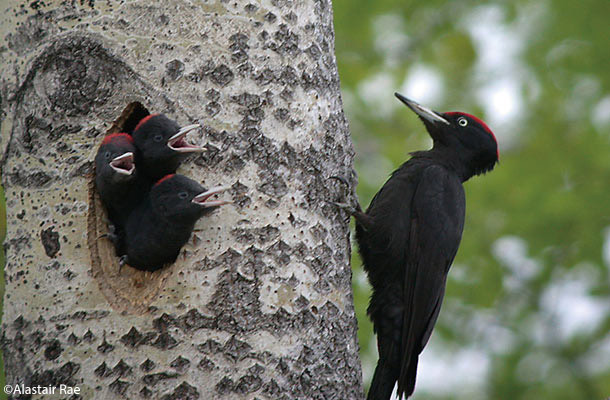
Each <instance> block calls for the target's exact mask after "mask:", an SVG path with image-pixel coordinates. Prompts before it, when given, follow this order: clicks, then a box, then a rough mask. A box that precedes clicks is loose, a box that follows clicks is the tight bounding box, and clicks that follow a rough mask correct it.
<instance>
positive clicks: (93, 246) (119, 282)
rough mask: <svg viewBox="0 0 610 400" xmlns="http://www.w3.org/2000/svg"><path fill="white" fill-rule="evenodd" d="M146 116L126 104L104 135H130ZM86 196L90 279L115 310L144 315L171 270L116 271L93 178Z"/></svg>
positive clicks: (140, 108)
mask: <svg viewBox="0 0 610 400" xmlns="http://www.w3.org/2000/svg"><path fill="white" fill-rule="evenodd" d="M149 114H150V112H149V111H148V109H147V108H146V107H144V105H142V103H140V102H132V103H129V104H128V105H127V106H126V107H125V109H124V110H123V112H122V113H121V115H120V116H119V117H118V118H117V119H116V120H115V121H114V122H113V123H112V125H111V127H110V128H109V129H108V131H107V132H106V135H110V134H112V133H121V132H125V133H129V134H131V133H132V132H133V130H134V129H135V127H136V125H137V124H138V122H139V121H140V120H141V119H142V118H144V117H146V116H147V115H149ZM88 192H89V215H88V218H87V242H88V246H89V252H90V256H91V269H92V271H93V278H94V279H95V280H96V281H97V283H98V286H99V288H100V290H101V292H102V293H103V295H104V297H105V298H106V299H107V300H108V302H109V303H110V305H111V306H112V307H113V308H114V309H115V310H117V311H119V312H126V313H129V314H143V313H146V312H148V311H149V307H150V304H151V303H152V302H153V301H154V300H155V299H156V298H157V297H158V295H159V293H160V292H161V290H162V289H163V287H164V286H165V282H166V281H167V278H168V277H169V276H170V274H171V272H172V269H173V268H172V266H168V267H166V268H163V269H161V270H159V271H155V272H148V271H140V270H137V269H135V268H132V267H130V266H128V265H125V266H124V267H123V268H122V269H121V270H120V271H119V258H118V257H117V256H116V254H115V250H114V245H113V244H112V242H111V241H110V240H109V239H107V238H105V237H104V234H106V233H107V231H108V218H107V215H106V209H105V208H104V206H103V205H102V202H101V200H100V197H99V195H98V193H97V190H96V188H95V174H92V175H91V176H90V177H89V182H88Z"/></svg>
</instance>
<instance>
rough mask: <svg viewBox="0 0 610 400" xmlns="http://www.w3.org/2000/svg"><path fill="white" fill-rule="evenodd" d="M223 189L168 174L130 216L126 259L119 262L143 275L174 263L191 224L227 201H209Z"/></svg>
mask: <svg viewBox="0 0 610 400" xmlns="http://www.w3.org/2000/svg"><path fill="white" fill-rule="evenodd" d="M227 189H228V188H227V187H222V186H218V187H214V188H211V189H209V190H207V189H205V188H203V187H202V186H201V185H200V184H199V183H197V182H195V181H194V180H192V179H189V178H187V177H185V176H183V175H177V174H170V175H166V176H165V177H163V178H161V179H160V180H159V181H157V182H156V183H155V184H154V186H153V187H152V188H151V190H150V192H149V193H148V195H147V196H146V198H145V199H144V201H143V202H142V203H141V204H140V205H139V206H138V207H137V208H136V209H135V210H134V211H133V212H132V213H131V215H130V216H129V219H128V221H127V226H126V245H127V246H126V247H127V256H126V257H124V258H123V259H122V262H124V263H127V264H129V265H130V266H132V267H134V268H136V269H139V270H143V271H156V270H158V269H160V268H162V267H163V266H164V265H167V264H170V263H173V262H174V261H176V258H177V257H178V254H179V253H180V249H181V248H182V246H184V244H185V243H186V242H187V241H188V239H189V237H190V236H191V232H192V231H193V228H194V226H195V222H197V220H198V219H199V218H201V217H204V216H206V215H209V214H210V213H211V212H212V211H214V210H215V209H216V208H218V207H220V206H221V205H223V204H228V203H230V201H225V200H211V199H210V198H211V197H212V196H213V195H215V194H218V193H222V192H224V191H225V190H227Z"/></svg>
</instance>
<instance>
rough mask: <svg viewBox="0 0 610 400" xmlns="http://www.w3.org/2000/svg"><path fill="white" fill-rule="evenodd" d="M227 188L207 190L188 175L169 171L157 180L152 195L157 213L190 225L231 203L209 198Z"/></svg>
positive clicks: (178, 222)
mask: <svg viewBox="0 0 610 400" xmlns="http://www.w3.org/2000/svg"><path fill="white" fill-rule="evenodd" d="M226 189H227V188H226V187H222V186H217V187H214V188H211V189H209V190H207V189H205V188H204V187H203V186H201V185H200V184H199V183H197V182H195V181H194V180H192V179H189V178H187V177H186V176H183V175H178V174H170V175H166V176H165V177H163V178H161V179H160V180H159V181H157V183H155V185H154V186H153V187H152V189H151V192H150V197H151V203H152V207H153V209H154V210H155V212H156V213H158V215H160V216H162V217H163V218H165V219H167V220H169V221H173V222H174V223H177V224H190V223H194V222H195V221H196V220H197V219H199V218H201V217H203V216H205V215H207V214H210V213H211V212H212V211H214V210H215V209H216V208H218V207H219V206H221V205H223V204H227V203H229V201H224V200H211V199H210V198H211V197H212V196H214V195H215V194H218V193H221V192H223V191H225V190H226Z"/></svg>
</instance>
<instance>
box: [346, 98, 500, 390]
mask: <svg viewBox="0 0 610 400" xmlns="http://www.w3.org/2000/svg"><path fill="white" fill-rule="evenodd" d="M396 97H397V98H398V99H399V100H400V101H402V102H403V103H404V104H406V105H407V106H408V107H409V108H410V109H411V110H412V111H413V112H415V113H416V114H417V115H418V116H419V118H420V119H421V120H422V121H423V123H424V125H425V127H426V129H427V131H428V133H429V134H430V136H431V137H432V139H433V142H434V144H433V147H432V149H430V150H427V151H418V152H415V153H412V157H411V159H410V160H408V161H407V162H405V163H404V164H403V165H401V166H400V167H399V168H398V169H397V170H396V171H394V173H392V175H391V177H390V178H389V180H388V181H387V182H386V183H385V184H384V185H383V187H382V188H381V189H380V190H379V192H377V194H376V195H375V197H374V198H373V200H372V201H371V204H370V205H369V207H368V209H367V210H366V212H362V211H361V209H360V206H359V205H357V206H356V207H350V206H347V205H345V204H337V205H339V206H341V207H342V208H344V209H345V210H346V211H347V212H348V213H349V214H351V215H353V216H354V217H355V219H356V240H357V241H358V247H359V252H360V255H361V258H362V261H363V264H364V269H365V271H366V272H367V275H368V278H369V281H370V283H371V286H372V288H373V293H372V296H371V300H370V304H369V307H368V310H367V312H368V315H369V316H370V318H371V320H372V321H373V326H374V329H375V332H376V334H377V348H378V350H379V361H378V363H377V367H376V369H375V374H374V376H373V381H372V383H371V387H370V390H369V393H368V397H367V399H368V400H388V399H390V396H391V394H392V390H393V388H394V385H395V384H396V383H398V396H399V397H401V396H406V397H409V396H410V395H411V394H412V393H413V391H414V389H415V378H416V373H417V363H418V358H419V354H420V353H421V351H422V350H423V348H424V346H425V345H426V343H427V342H428V339H429V338H430V335H431V334H432V329H433V328H434V324H435V323H436V320H437V318H438V315H439V312H440V308H441V303H442V300H443V296H444V293H445V283H446V280H447V273H448V272H449V267H450V266H451V263H452V262H453V259H454V257H455V254H456V252H457V250H458V246H459V244H460V240H461V237H462V231H463V227H464V217H465V209H466V202H465V196H464V189H463V187H462V183H463V182H465V181H467V180H468V179H469V178H470V177H472V176H474V175H479V174H481V173H484V172H487V171H490V170H492V169H493V167H494V166H495V164H496V163H497V162H498V144H497V142H496V138H495V136H494V134H493V133H492V131H491V130H490V129H489V127H488V126H487V125H486V124H485V123H484V122H483V121H481V120H480V119H478V118H476V117H474V116H472V115H470V114H466V113H461V112H447V113H438V112H436V111H432V110H430V109H428V108H426V107H424V106H422V105H420V104H418V103H416V102H414V101H412V100H409V99H407V98H406V97H404V96H402V95H400V94H398V93H396Z"/></svg>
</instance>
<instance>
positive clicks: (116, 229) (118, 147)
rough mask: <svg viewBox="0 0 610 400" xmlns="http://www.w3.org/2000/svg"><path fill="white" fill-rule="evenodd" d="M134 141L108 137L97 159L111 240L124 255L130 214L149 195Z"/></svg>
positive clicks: (97, 182)
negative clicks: (125, 230)
mask: <svg viewBox="0 0 610 400" xmlns="http://www.w3.org/2000/svg"><path fill="white" fill-rule="evenodd" d="M134 153H135V147H134V144H133V139H132V137H131V136H129V135H128V134H126V133H115V134H111V135H108V136H106V137H105V138H104V140H103V141H102V144H101V145H100V147H99V149H98V152H97V154H96V156H95V185H96V187H97V190H98V193H99V194H100V199H101V201H102V203H103V204H104V206H105V207H106V210H107V214H108V219H109V221H110V224H111V227H110V233H109V235H108V236H110V238H111V239H112V241H113V242H114V244H115V247H116V251H117V254H118V255H121V254H122V251H123V250H122V236H123V231H124V226H125V222H126V221H127V217H128V215H129V213H130V212H131V211H132V210H133V209H134V208H135V207H136V206H137V204H138V203H139V202H140V200H141V199H142V197H143V195H144V194H145V191H146V190H145V189H144V188H142V187H141V186H140V184H139V183H138V182H139V177H138V176H139V174H138V170H137V169H136V167H135V164H134Z"/></svg>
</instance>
